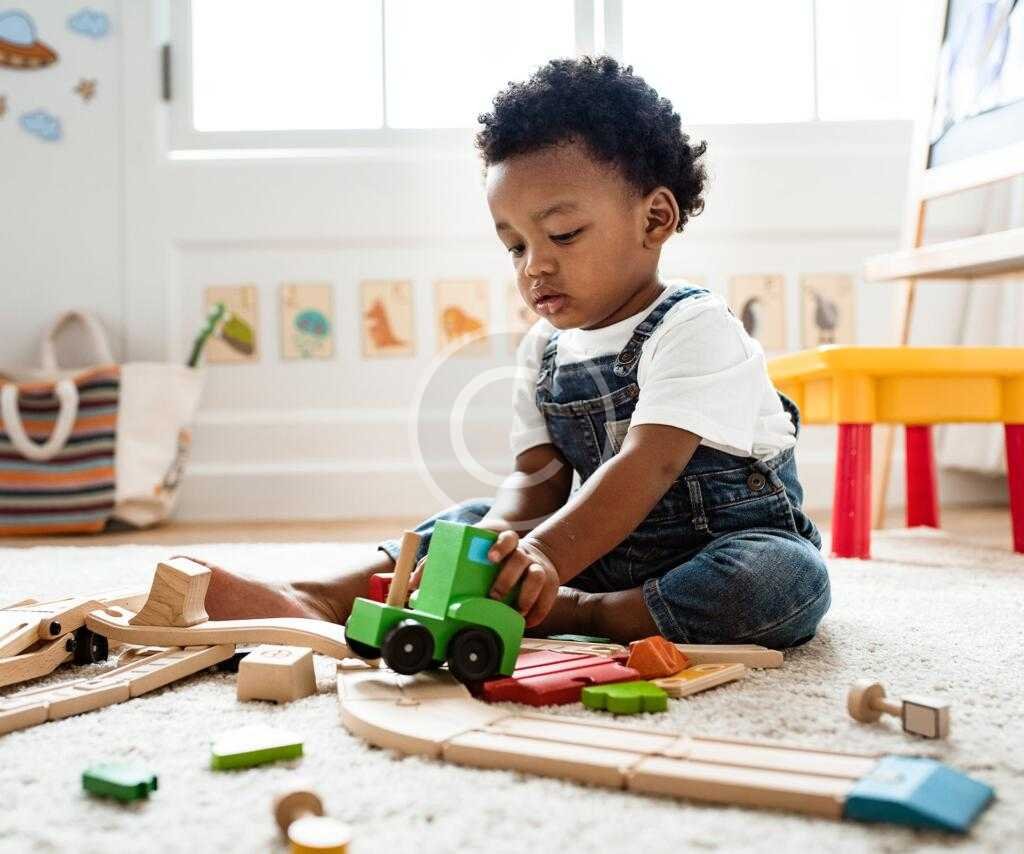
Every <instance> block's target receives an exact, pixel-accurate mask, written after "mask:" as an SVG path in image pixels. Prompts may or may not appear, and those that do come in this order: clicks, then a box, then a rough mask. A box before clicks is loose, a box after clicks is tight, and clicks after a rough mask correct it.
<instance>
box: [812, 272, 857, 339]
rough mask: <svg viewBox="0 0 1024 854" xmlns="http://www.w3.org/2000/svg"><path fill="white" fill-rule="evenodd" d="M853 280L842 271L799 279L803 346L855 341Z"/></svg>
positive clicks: (816, 274)
mask: <svg viewBox="0 0 1024 854" xmlns="http://www.w3.org/2000/svg"><path fill="white" fill-rule="evenodd" d="M854 297H855V292H854V287H853V279H852V278H850V276H846V275H843V274H841V273H833V274H829V273H815V274H809V275H806V276H802V277H801V279H800V303H801V306H800V319H801V326H802V329H803V346H804V347H820V346H821V345H822V344H854V343H856V337H857V332H856V326H855V322H856V318H855V314H854V301H855V300H854Z"/></svg>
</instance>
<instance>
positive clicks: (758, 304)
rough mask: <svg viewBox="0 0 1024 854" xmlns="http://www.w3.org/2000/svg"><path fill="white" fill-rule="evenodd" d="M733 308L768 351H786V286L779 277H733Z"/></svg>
mask: <svg viewBox="0 0 1024 854" xmlns="http://www.w3.org/2000/svg"><path fill="white" fill-rule="evenodd" d="M729 308H731V309H732V311H733V314H735V315H736V316H737V317H738V318H739V319H740V322H741V323H742V324H743V328H744V329H746V330H747V333H748V334H749V335H750V336H751V337H753V338H756V339H757V340H758V341H760V342H761V346H762V347H763V348H764V349H765V350H784V349H785V348H786V285H785V279H784V278H783V277H782V276H778V275H761V276H733V277H732V278H731V279H730V280H729Z"/></svg>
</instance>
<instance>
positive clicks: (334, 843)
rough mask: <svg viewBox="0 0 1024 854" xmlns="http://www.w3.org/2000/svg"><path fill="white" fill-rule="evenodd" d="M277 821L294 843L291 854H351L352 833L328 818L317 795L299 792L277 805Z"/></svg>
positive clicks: (296, 791) (302, 790) (275, 808)
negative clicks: (349, 853)
mask: <svg viewBox="0 0 1024 854" xmlns="http://www.w3.org/2000/svg"><path fill="white" fill-rule="evenodd" d="M274 818H275V819H276V821H277V824H278V827H280V828H281V832H282V833H284V834H285V836H287V837H288V841H289V842H290V843H291V854H312V852H317V854H347V852H348V844H349V842H351V841H352V831H351V829H350V828H349V826H348V825H347V824H344V823H342V822H340V821H337V820H336V819H333V818H330V817H328V816H325V815H324V807H323V803H321V801H320V797H319V796H318V795H317V794H316V792H313V791H310V790H309V789H296V790H294V791H291V792H286V793H285V794H282V795H279V796H278V797H277V798H276V799H275V801H274Z"/></svg>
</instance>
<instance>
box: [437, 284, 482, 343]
mask: <svg viewBox="0 0 1024 854" xmlns="http://www.w3.org/2000/svg"><path fill="white" fill-rule="evenodd" d="M434 302H435V311H436V313H437V346H438V349H439V350H443V349H444V348H445V347H448V346H457V347H458V349H457V350H456V351H455V355H458V356H486V355H487V354H488V353H489V352H490V341H489V338H488V334H489V333H490V294H489V292H488V288H487V282H485V281H440V282H435V284H434Z"/></svg>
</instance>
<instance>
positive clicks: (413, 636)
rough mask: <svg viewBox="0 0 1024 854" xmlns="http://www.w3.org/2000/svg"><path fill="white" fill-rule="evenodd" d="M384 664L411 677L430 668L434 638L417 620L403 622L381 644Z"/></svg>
mask: <svg viewBox="0 0 1024 854" xmlns="http://www.w3.org/2000/svg"><path fill="white" fill-rule="evenodd" d="M380 649H381V654H382V656H383V658H384V663H385V664H387V666H388V667H390V668H391V669H392V670H394V671H395V673H402V674H405V675H406V676H411V675H412V674H413V673H419V672H420V671H421V670H426V669H427V668H428V667H429V666H430V661H431V659H432V658H433V657H434V636H433V635H432V634H431V633H430V631H429V630H428V629H427V627H426V626H424V625H421V624H420V623H417V622H416V621H415V620H402V622H400V623H399V624H398V625H397V626H395V627H394V628H393V629H392V630H391V631H390V632H388V633H387V635H386V636H385V638H384V643H382V644H381V647H380Z"/></svg>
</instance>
